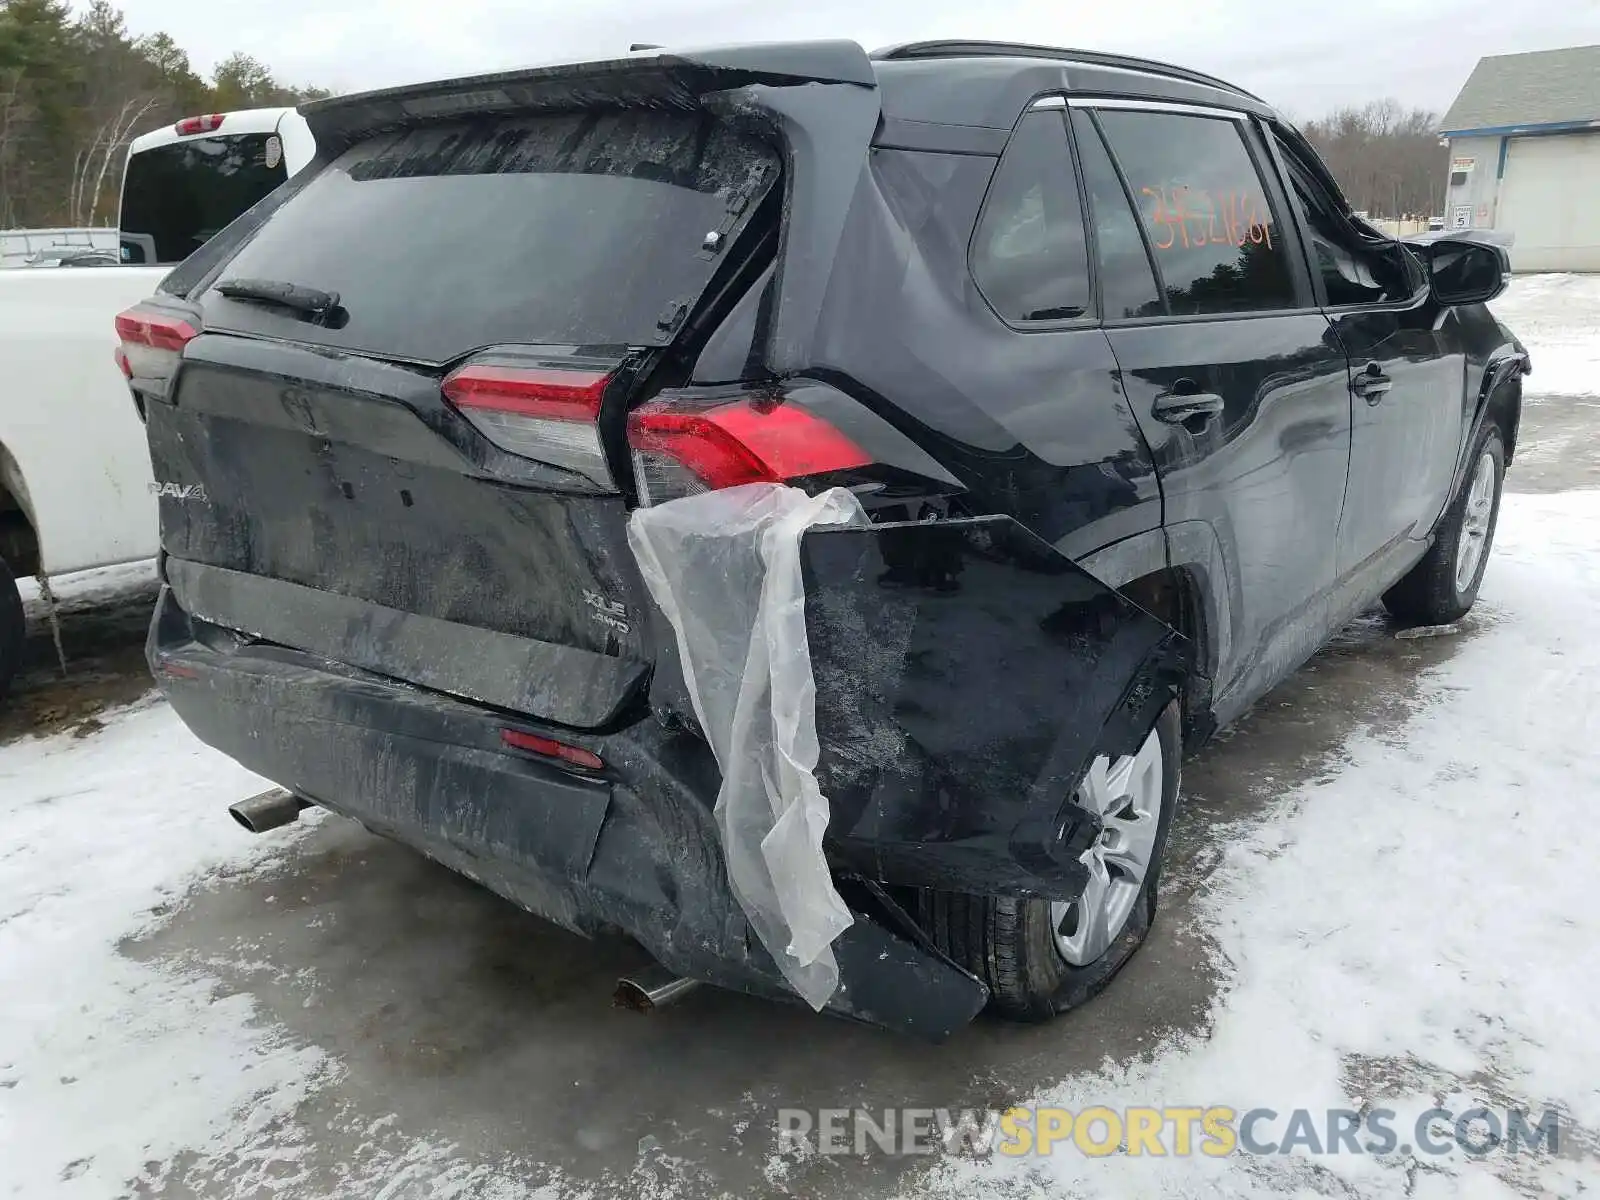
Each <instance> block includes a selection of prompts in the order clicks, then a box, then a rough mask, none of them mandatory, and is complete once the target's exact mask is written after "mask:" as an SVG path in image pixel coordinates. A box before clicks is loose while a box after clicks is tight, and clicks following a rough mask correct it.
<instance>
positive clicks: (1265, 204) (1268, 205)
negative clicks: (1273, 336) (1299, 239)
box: [1098, 108, 1299, 314]
mask: <svg viewBox="0 0 1600 1200" xmlns="http://www.w3.org/2000/svg"><path fill="white" fill-rule="evenodd" d="M1098 116H1099V120H1100V124H1101V128H1103V129H1104V130H1105V134H1106V140H1107V142H1108V143H1109V144H1110V147H1111V151H1112V153H1113V154H1114V155H1115V156H1116V159H1117V162H1118V164H1119V165H1120V166H1121V167H1122V173H1123V175H1124V177H1125V178H1126V179H1127V181H1128V186H1129V188H1130V190H1131V191H1132V192H1133V195H1134V199H1135V200H1136V202H1137V203H1138V205H1139V216H1140V219H1141V220H1142V222H1143V224H1144V228H1145V232H1146V234H1147V236H1148V237H1149V240H1150V245H1151V247H1152V248H1153V249H1154V250H1155V260H1156V263H1157V265H1158V266H1159V267H1160V269H1161V277H1162V279H1163V281H1164V282H1165V284H1166V290H1167V301H1168V303H1169V304H1170V306H1171V309H1172V312H1173V313H1174V314H1203V313H1245V312H1261V311H1264V310H1270V309H1283V308H1294V307H1297V306H1298V304H1299V301H1298V299H1297V297H1296V294H1295V285H1294V277H1293V275H1292V274H1291V272H1290V267H1289V250H1290V248H1289V245H1288V244H1287V242H1286V240H1285V238H1286V234H1287V231H1286V229H1285V227H1284V225H1283V223H1282V222H1281V221H1280V220H1279V214H1278V213H1277V212H1276V211H1275V209H1274V207H1273V204H1272V199H1271V196H1270V194H1269V193H1268V190H1267V187H1266V185H1265V183H1264V182H1263V180H1262V178H1261V175H1260V173H1259V172H1258V171H1257V169H1256V164H1255V161H1254V159H1253V158H1252V157H1251V154H1250V151H1249V149H1248V147H1247V146H1246V143H1245V140H1244V131H1243V130H1242V129H1241V128H1240V122H1238V121H1236V120H1233V119H1230V118H1228V117H1212V116H1203V115H1200V114H1195V115H1190V114H1188V113H1171V112H1149V111H1139V110H1133V109H1112V108H1108V109H1104V110H1102V111H1100V112H1099V114H1098Z"/></svg>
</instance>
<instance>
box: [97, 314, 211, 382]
mask: <svg viewBox="0 0 1600 1200" xmlns="http://www.w3.org/2000/svg"><path fill="white" fill-rule="evenodd" d="M116 329H117V338H118V339H119V341H120V342H121V344H120V345H119V346H118V347H117V349H116V360H117V366H118V367H119V368H120V369H121V371H122V373H123V374H124V375H126V376H127V377H128V378H129V379H132V378H134V377H135V376H138V377H139V378H142V379H163V378H166V377H168V376H170V375H171V374H172V372H173V371H174V370H175V369H176V367H177V365H178V359H179V358H181V357H182V355H183V348H184V347H185V346H187V345H188V344H189V343H190V342H191V341H192V340H193V339H194V338H196V337H198V336H199V331H198V330H196V329H195V327H194V326H193V325H191V324H189V322H188V321H185V320H184V319H183V318H182V317H176V316H172V315H171V314H169V313H164V312H161V311H159V310H156V309H152V308H145V307H143V306H138V307H135V308H130V309H129V310H128V311H127V312H125V313H119V314H118V315H117V319H116Z"/></svg>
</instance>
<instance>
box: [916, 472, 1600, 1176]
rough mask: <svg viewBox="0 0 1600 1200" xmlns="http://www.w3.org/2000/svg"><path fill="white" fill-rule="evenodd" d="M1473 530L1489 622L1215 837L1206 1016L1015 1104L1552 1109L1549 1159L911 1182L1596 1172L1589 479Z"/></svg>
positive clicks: (1270, 1161) (1344, 1161)
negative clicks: (1211, 970) (1557, 1134)
mask: <svg viewBox="0 0 1600 1200" xmlns="http://www.w3.org/2000/svg"><path fill="white" fill-rule="evenodd" d="M1495 541H1496V544H1495V557H1494V559H1493V561H1492V563H1491V566H1490V570H1489V574H1488V578H1487V580H1486V583H1485V587H1484V593H1483V597H1482V599H1481V600H1480V601H1479V610H1478V612H1477V613H1475V619H1476V620H1478V621H1481V622H1483V623H1485V624H1487V625H1488V626H1489V629H1488V630H1487V631H1485V632H1484V633H1482V634H1481V635H1480V636H1477V637H1474V638H1471V639H1470V640H1468V641H1467V642H1466V644H1465V645H1463V646H1462V647H1461V649H1460V650H1459V651H1458V652H1457V653H1456V655H1455V656H1454V657H1453V658H1451V659H1450V661H1449V662H1448V663H1446V664H1445V665H1442V666H1440V667H1437V668H1435V669H1433V670H1432V671H1430V672H1429V674H1428V676H1427V677H1426V678H1425V680H1424V681H1423V703H1422V705H1421V707H1420V709H1419V711H1417V712H1416V713H1415V715H1413V716H1412V717H1411V718H1410V720H1408V721H1407V722H1405V724H1404V725H1403V726H1402V727H1401V728H1400V729H1399V730H1397V731H1395V732H1393V733H1391V734H1389V735H1387V736H1376V735H1373V734H1368V733H1358V734H1356V735H1355V736H1354V737H1352V738H1350V739H1349V741H1348V742H1347V743H1346V745H1345V747H1344V749H1343V753H1342V755H1341V758H1342V761H1341V762H1339V763H1338V764H1337V765H1336V766H1335V767H1333V768H1331V769H1330V770H1329V771H1328V772H1327V774H1326V777H1325V778H1323V779H1321V780H1319V781H1317V782H1314V783H1311V784H1309V785H1307V786H1303V787H1300V788H1297V789H1295V790H1294V791H1292V792H1290V793H1289V794H1287V795H1285V796H1283V797H1282V798H1281V799H1280V800H1279V801H1278V802H1277V803H1276V804H1274V805H1273V806H1272V807H1271V808H1270V810H1269V811H1268V812H1267V813H1266V814H1265V815H1264V816H1263V817H1262V818H1261V820H1260V821H1259V825H1258V828H1257V829H1256V830H1255V831H1254V832H1253V833H1252V834H1250V835H1249V836H1247V837H1244V838H1242V839H1239V840H1237V841H1235V843H1234V844H1233V845H1232V846H1231V847H1229V849H1228V851H1227V857H1226V860H1225V864H1224V866H1223V867H1222V869H1221V870H1219V871H1218V872H1217V874H1216V875H1215V876H1214V877H1213V889H1212V893H1211V895H1210V896H1209V897H1208V899H1207V901H1206V902H1205V903H1204V905H1203V907H1202V911H1203V913H1204V916H1205V918H1206V920H1207V922H1208V924H1209V925H1210V928H1211V929H1212V931H1213V933H1214V934H1215V936H1216V938H1217V940H1218V948H1219V950H1220V952H1221V954H1222V955H1223V956H1224V961H1225V975H1226V979H1227V982H1226V984H1225V988H1224V991H1223V994H1222V995H1221V997H1220V999H1219V1000H1218V1002H1217V1004H1216V1006H1215V1008H1214V1011H1213V1012H1212V1014H1211V1019H1210V1022H1209V1025H1210V1027H1209V1029H1208V1030H1207V1031H1206V1032H1205V1033H1204V1034H1203V1035H1202V1036H1198V1037H1185V1038H1182V1039H1178V1040H1175V1041H1174V1042H1173V1043H1172V1044H1170V1045H1167V1046H1165V1047H1163V1048H1161V1049H1160V1050H1159V1051H1157V1052H1156V1053H1154V1054H1153V1055H1151V1056H1150V1058H1149V1059H1148V1060H1146V1061H1143V1062H1140V1063H1138V1064H1135V1065H1133V1066H1130V1067H1126V1068H1119V1067H1114V1066H1113V1067H1108V1069H1106V1070H1105V1071H1104V1072H1102V1073H1099V1074H1095V1075H1087V1076H1079V1077H1077V1078H1073V1079H1069V1080H1065V1081H1063V1082H1062V1083H1061V1084H1060V1085H1059V1086H1057V1087H1054V1088H1049V1089H1046V1090H1045V1091H1044V1092H1043V1093H1042V1094H1041V1095H1039V1096H1037V1097H1035V1098H1034V1102H1035V1103H1038V1104H1042V1105H1053V1106H1060V1107H1065V1108H1069V1109H1072V1110H1074V1111H1076V1110H1079V1109H1082V1108H1084V1107H1086V1106H1088V1105H1095V1104H1104V1105H1109V1106H1111V1107H1112V1108H1114V1109H1122V1108H1124V1107H1127V1106H1132V1105H1147V1104H1149V1105H1157V1106H1160V1105H1167V1104H1181V1103H1190V1104H1201V1105H1213V1104H1216V1105H1228V1106H1231V1107H1233V1108H1235V1109H1237V1110H1238V1111H1240V1112H1243V1111H1246V1110H1249V1109H1252V1108H1259V1107H1266V1108H1272V1109H1276V1110H1278V1111H1280V1112H1284V1113H1287V1112H1288V1111H1290V1110H1292V1109H1295V1108H1307V1109H1314V1110H1323V1109H1327V1108H1346V1109H1357V1110H1359V1109H1361V1108H1362V1107H1363V1105H1380V1106H1384V1107H1388V1108H1391V1109H1393V1110H1395V1111H1396V1112H1397V1113H1400V1114H1411V1117H1409V1118H1404V1119H1402V1120H1401V1121H1400V1122H1399V1123H1398V1125H1397V1127H1398V1128H1402V1129H1404V1128H1407V1127H1409V1125H1410V1123H1411V1121H1412V1120H1414V1116H1415V1114H1418V1113H1421V1112H1422V1111H1424V1110H1426V1109H1430V1108H1433V1107H1435V1106H1436V1105H1437V1106H1439V1107H1443V1108H1446V1109H1449V1110H1451V1111H1453V1112H1456V1113H1462V1112H1466V1111H1468V1110H1470V1109H1472V1108H1475V1107H1477V1106H1478V1105H1491V1106H1495V1105H1498V1106H1500V1107H1502V1108H1505V1107H1522V1108H1527V1109H1531V1110H1532V1111H1533V1112H1534V1113H1540V1112H1543V1111H1544V1110H1545V1109H1548V1108H1554V1109H1557V1110H1558V1111H1560V1112H1561V1113H1562V1114H1564V1116H1565V1119H1566V1121H1567V1122H1568V1133H1569V1138H1568V1141H1567V1148H1568V1150H1569V1151H1570V1152H1572V1154H1573V1155H1574V1158H1573V1159H1570V1160H1569V1159H1554V1160H1552V1159H1540V1158H1529V1157H1524V1158H1520V1159H1512V1158H1506V1157H1498V1158H1497V1157H1494V1156H1488V1157H1486V1158H1484V1159H1481V1160H1477V1161H1474V1160H1472V1159H1470V1158H1468V1156H1466V1155H1464V1154H1460V1153H1456V1154H1453V1155H1449V1156H1443V1157H1441V1158H1438V1159H1434V1158H1430V1157H1425V1156H1416V1157H1413V1156H1400V1155H1393V1156H1389V1157H1387V1158H1382V1159H1378V1158H1369V1157H1354V1156H1350V1155H1343V1156H1327V1157H1323V1158H1319V1159H1316V1160H1314V1161H1313V1160H1310V1159H1308V1158H1305V1157H1303V1156H1292V1157H1287V1158H1281V1159H1274V1158H1265V1159H1262V1158H1240V1157H1229V1158H1224V1159H1216V1160H1213V1159H1201V1158H1187V1159H1159V1158H1154V1157H1128V1156H1113V1157H1110V1158H1104V1159H1090V1158H1085V1157H1084V1156H1082V1155H1079V1154H1076V1153H1073V1152H1070V1151H1069V1152H1063V1153H1060V1154H1058V1155H1056V1156H1053V1157H1052V1158H1050V1159H1049V1160H1048V1161H1045V1162H1044V1163H1042V1164H1041V1163H1040V1162H1038V1161H1037V1160H998V1159H997V1160H996V1161H995V1162H993V1163H988V1164H983V1165H972V1166H963V1167H959V1168H950V1169H948V1170H947V1171H946V1172H945V1174H944V1177H943V1178H942V1180H941V1183H942V1184H943V1185H944V1186H942V1187H941V1188H940V1189H938V1190H937V1192H936V1194H944V1191H945V1188H946V1187H947V1188H948V1192H949V1194H950V1195H959V1196H963V1197H973V1196H989V1195H994V1196H1002V1195H1006V1196H1010V1195H1017V1194H1022V1195H1031V1194H1035V1193H1032V1192H1026V1191H1025V1192H1021V1193H1018V1192H1014V1191H1011V1190H1009V1189H1010V1187H1011V1186H1012V1185H1014V1184H1015V1183H1016V1182H1017V1180H1016V1179H1015V1178H1013V1176H1016V1175H1019V1174H1020V1175H1023V1176H1026V1177H1032V1179H1033V1180H1035V1181H1036V1182H1037V1185H1038V1187H1039V1191H1038V1192H1037V1193H1036V1194H1038V1195H1040V1196H1045V1195H1052V1196H1056V1195H1072V1196H1080V1195H1081V1196H1106V1197H1119V1198H1121V1197H1129V1196H1135V1195H1140V1196H1142V1195H1150V1196H1160V1195H1165V1196H1179V1195H1181V1196H1200V1195H1217V1196H1256V1195H1276V1194H1291V1195H1292V1194H1296V1193H1300V1194H1331V1195H1340V1194H1355V1195H1361V1196H1395V1197H1401V1196H1412V1195H1417V1196H1423V1195H1447V1194H1457V1193H1460V1194H1467V1195H1473V1196H1479V1197H1492V1196H1499V1195H1512V1194H1515V1193H1514V1192H1512V1191H1509V1190H1507V1189H1506V1187H1505V1186H1504V1184H1503V1183H1502V1177H1505V1178H1507V1179H1509V1180H1510V1181H1512V1182H1514V1183H1516V1184H1517V1185H1518V1186H1520V1187H1522V1188H1523V1189H1524V1194H1533V1195H1572V1194H1575V1193H1577V1192H1578V1191H1580V1190H1581V1188H1582V1186H1584V1185H1586V1186H1587V1188H1588V1189H1589V1190H1590V1191H1593V1190H1594V1189H1595V1188H1597V1187H1600V1160H1597V1158H1596V1154H1597V1152H1600V1143H1597V1141H1596V1138H1595V1133H1596V1131H1600V1005H1597V1004H1596V1003H1595V996H1596V995H1597V994H1600V952H1597V947H1600V909H1597V907H1596V906H1595V905H1594V903H1593V902H1592V894H1591V893H1592V885H1591V880H1592V878H1593V877H1592V876H1591V875H1590V871H1591V870H1593V868H1594V864H1595V863H1597V862H1600V823H1597V822H1596V821H1594V820H1593V814H1594V811H1595V807H1596V805H1597V804H1600V755H1597V754H1596V752H1595V745H1596V738H1597V737H1600V641H1597V639H1596V638H1595V637H1594V631H1593V626H1592V625H1591V624H1590V621H1591V620H1592V614H1593V613H1594V612H1596V611H1597V606H1600V493H1596V492H1578V493H1568V494H1566V495H1558V496H1519V495H1511V496H1507V497H1506V498H1505V504H1504V507H1503V509H1502V513H1501V517H1500V528H1499V531H1498V533H1497V534H1496V539H1495ZM1319 1125H1320V1120H1319ZM1278 1131H1279V1132H1280V1133H1281V1131H1282V1127H1281V1126H1279V1127H1278ZM1419 1164H1420V1166H1421V1169H1422V1170H1424V1171H1425V1172H1426V1174H1425V1175H1424V1176H1423V1177H1422V1182H1421V1183H1420V1184H1419V1183H1418V1182H1417V1181H1416V1178H1415V1173H1416V1172H1417V1170H1418V1169H1419ZM1341 1185H1342V1186H1343V1188H1344V1189H1345V1190H1343V1191H1342V1190H1341ZM1413 1189H1415V1190H1413Z"/></svg>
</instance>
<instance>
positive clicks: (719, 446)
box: [628, 396, 872, 504]
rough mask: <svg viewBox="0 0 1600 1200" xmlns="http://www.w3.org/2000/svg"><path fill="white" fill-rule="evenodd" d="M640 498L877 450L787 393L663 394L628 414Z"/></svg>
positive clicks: (820, 469)
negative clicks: (697, 398) (711, 397)
mask: <svg viewBox="0 0 1600 1200" xmlns="http://www.w3.org/2000/svg"><path fill="white" fill-rule="evenodd" d="M628 444H629V446H630V447H632V449H633V462H634V471H635V474H636V475H637V477H638V484H639V495H640V500H641V501H642V502H643V503H645V504H661V503H664V502H665V501H667V500H672V499H676V498H677V497H680V496H686V495H692V494H694V493H695V492H703V491H717V490H720V489H722V488H729V487H738V486H739V485H740V484H744V483H783V482H786V481H788V480H791V479H799V478H801V477H803V476H806V475H820V474H823V473H825V472H828V471H843V470H849V469H850V468H852V467H863V466H866V465H867V464H869V463H871V462H872V457H871V455H869V454H867V452H866V451H865V450H863V449H862V448H861V447H860V446H858V445H856V444H855V443H854V442H853V441H851V440H850V439H849V438H848V437H846V436H845V435H844V434H843V433H841V432H839V430H837V429H835V428H834V427H833V426H832V425H830V424H828V422H826V421H825V420H823V419H822V418H821V417H819V416H817V415H816V414H815V413H813V412H810V411H808V410H807V409H805V408H802V407H800V406H799V405H797V404H793V403H788V402H785V401H782V400H777V401H773V400H766V399H762V398H759V397H753V396H740V397H736V398H733V399H723V400H718V401H712V402H693V403H688V402H684V401H681V400H669V399H663V400H655V401H652V402H651V403H649V404H645V405H642V406H640V407H639V408H638V409H636V410H634V412H633V413H632V414H631V415H630V416H629V417H628Z"/></svg>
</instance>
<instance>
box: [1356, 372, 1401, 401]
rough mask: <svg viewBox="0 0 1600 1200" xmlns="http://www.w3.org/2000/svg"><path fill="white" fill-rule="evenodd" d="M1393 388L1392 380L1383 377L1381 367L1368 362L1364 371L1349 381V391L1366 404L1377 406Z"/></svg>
mask: <svg viewBox="0 0 1600 1200" xmlns="http://www.w3.org/2000/svg"><path fill="white" fill-rule="evenodd" d="M1393 386H1394V380H1392V379H1390V378H1389V377H1388V376H1387V375H1385V374H1384V373H1383V367H1382V366H1380V365H1379V364H1378V363H1375V362H1369V363H1368V364H1367V366H1366V370H1364V371H1361V372H1360V373H1359V374H1357V375H1356V377H1355V378H1354V379H1353V380H1351V381H1350V387H1351V389H1352V390H1353V391H1354V392H1355V394H1356V395H1358V396H1360V397H1361V398H1362V399H1363V400H1365V401H1366V402H1367V403H1368V404H1377V403H1378V402H1379V401H1381V400H1382V399H1383V398H1384V396H1385V395H1387V394H1388V391H1389V389H1390V388H1392V387H1393Z"/></svg>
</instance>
